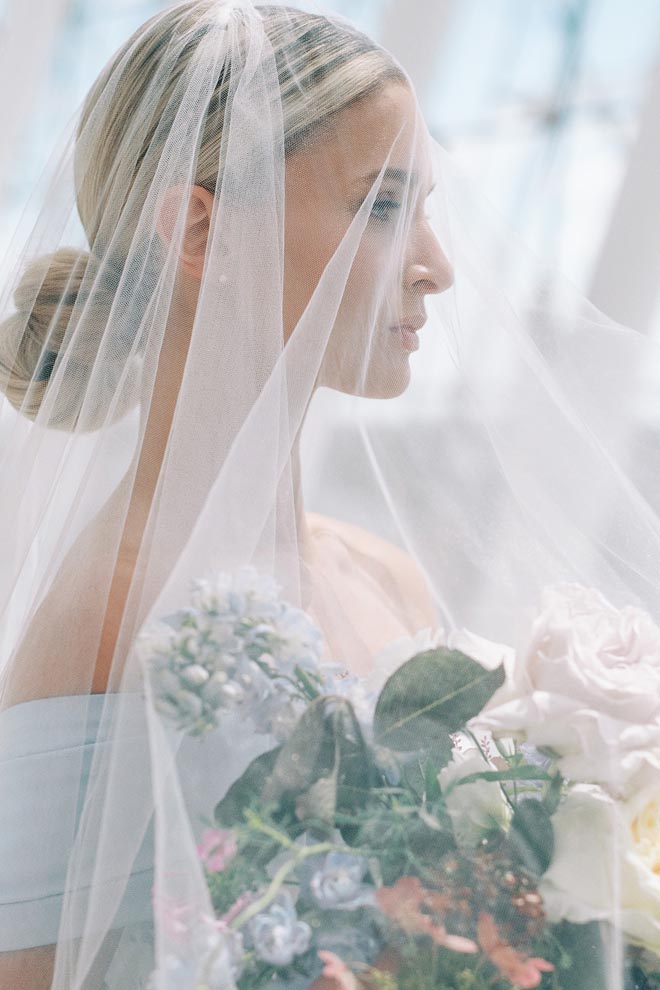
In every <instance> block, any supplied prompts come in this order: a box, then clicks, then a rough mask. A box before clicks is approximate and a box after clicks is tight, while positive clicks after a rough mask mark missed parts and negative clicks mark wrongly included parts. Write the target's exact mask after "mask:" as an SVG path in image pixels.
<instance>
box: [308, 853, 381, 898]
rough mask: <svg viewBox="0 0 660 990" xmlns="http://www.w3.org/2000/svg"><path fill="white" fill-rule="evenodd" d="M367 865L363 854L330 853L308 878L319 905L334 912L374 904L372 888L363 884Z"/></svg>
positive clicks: (311, 890)
mask: <svg viewBox="0 0 660 990" xmlns="http://www.w3.org/2000/svg"><path fill="white" fill-rule="evenodd" d="M368 868H369V864H368V862H367V860H366V859H365V858H364V856H356V855H355V854H354V853H348V852H339V851H333V852H329V853H328V854H327V855H326V856H325V857H324V859H323V861H322V863H321V865H320V866H319V867H318V868H317V869H316V871H315V872H314V873H313V875H312V877H311V879H310V882H309V889H310V892H311V894H312V897H313V898H314V900H315V901H316V903H317V904H318V906H319V907H321V908H324V909H325V910H333V911H336V910H340V911H355V910H356V909H357V908H359V907H364V906H366V905H369V904H373V899H374V890H373V887H369V886H367V885H366V884H364V883H363V880H364V877H365V874H366V872H367V870H368Z"/></svg>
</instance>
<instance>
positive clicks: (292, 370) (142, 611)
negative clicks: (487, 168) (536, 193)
mask: <svg viewBox="0 0 660 990" xmlns="http://www.w3.org/2000/svg"><path fill="white" fill-rule="evenodd" d="M475 202H476V200H475V199H474V197H472V195H471V194H468V195H467V196H466V194H465V189H464V186H463V184H462V181H461V180H460V178H458V177H456V176H455V174H454V172H453V170H452V168H451V165H450V163H448V162H447V161H446V159H445V157H444V156H443V155H442V153H441V151H440V149H438V148H437V146H436V145H435V144H434V142H433V141H432V140H431V138H430V136H429V134H428V131H427V129H426V127H425V125H424V123H423V121H422V119H421V116H420V111H419V107H418V105H417V102H416V99H415V95H414V93H413V90H412V87H411V85H410V82H409V80H408V78H407V76H406V74H405V72H404V71H403V69H402V68H401V67H400V66H399V65H398V64H397V63H396V61H395V60H394V58H393V57H392V56H391V55H389V54H388V53H387V52H386V51H384V50H383V49H382V48H380V47H379V46H378V45H376V44H375V43H374V42H373V41H371V40H370V39H369V38H367V37H366V36H364V35H363V34H362V33H360V32H358V31H357V30H356V29H355V28H353V27H352V26H351V25H350V24H349V23H347V22H345V21H343V20H342V19H340V18H337V17H330V16H326V15H320V14H313V13H309V12H306V11H304V10H302V9H297V8H294V7H291V6H287V5H261V4H257V5H256V6H255V5H254V4H253V3H252V0H184V2H179V3H177V4H175V5H174V6H171V7H168V8H167V9H165V10H164V11H162V12H161V13H159V14H158V15H156V16H155V17H153V18H152V19H151V20H150V21H148V22H147V23H146V24H144V25H143V26H142V27H141V28H140V29H139V30H138V31H137V32H136V33H135V35H134V36H133V37H132V38H130V39H129V40H128V41H127V42H126V43H125V45H123V46H122V48H121V49H120V50H119V51H118V52H117V53H116V55H115V56H114V57H113V58H112V59H111V60H110V62H109V64H108V65H107V66H106V67H105V68H104V70H103V71H102V72H101V74H100V76H99V78H98V80H97V81H96V83H95V84H94V86H93V87H92V90H91V91H90V93H89V95H88V97H87V99H86V100H85V102H84V105H83V107H82V110H81V112H80V115H79V117H78V118H77V119H76V121H75V131H74V133H73V134H72V135H71V136H70V140H69V142H68V145H67V147H66V149H65V152H64V155H63V158H62V159H61V160H60V161H58V162H57V163H56V164H55V166H54V168H53V170H52V174H51V175H50V176H49V177H48V183H47V188H46V189H45V190H44V194H43V206H42V208H41V212H40V214H39V217H38V220H37V222H36V224H35V226H34V229H33V230H32V231H31V233H29V235H28V236H27V238H26V239H25V240H24V244H23V246H22V247H21V250H20V252H19V256H18V257H17V259H15V270H14V273H13V275H12V276H10V277H9V278H8V279H7V283H6V286H5V289H4V294H3V307H4V309H3V314H4V317H5V318H4V322H3V323H2V324H1V325H0V386H1V387H2V390H3V391H4V393H5V395H6V399H7V400H8V402H9V403H10V404H11V406H13V407H14V409H15V410H16V411H17V413H18V414H19V415H16V416H14V414H13V413H12V416H13V418H11V420H10V423H11V431H10V432H9V434H8V439H7V443H6V445H5V446H4V448H3V449H2V450H1V451H0V465H1V470H0V529H1V533H0V536H1V539H2V546H3V554H4V563H3V570H2V574H1V575H0V617H1V618H2V627H1V630H0V631H1V634H2V635H1V637H0V643H1V644H2V648H3V651H4V652H3V656H2V666H1V667H0V671H1V674H0V677H1V680H0V689H1V691H0V985H1V986H3V987H4V986H7V987H10V986H11V987H12V988H22V987H25V988H30V990H42V988H44V990H45V988H48V987H53V988H54V990H65V988H66V990H101V988H107V990H137V988H139V987H144V986H146V985H147V981H148V979H149V978H150V977H149V974H150V973H151V972H154V973H155V974H156V975H154V976H153V977H152V981H156V982H152V984H151V985H153V986H156V987H157V988H158V990H164V988H165V987H167V988H176V990H188V987H190V988H192V987H193V986H195V987H197V986H199V984H198V983H197V982H195V983H190V982H186V981H185V979H184V978H183V977H182V976H181V975H178V976H177V975H174V972H173V971H172V972H169V971H168V970H167V959H168V958H169V957H167V956H165V957H164V958H165V962H163V952H164V949H163V946H164V945H165V944H166V943H167V942H168V940H169V939H170V938H171V937H173V936H172V932H173V931H174V932H176V924H177V921H176V918H174V919H173V918H172V917H171V916H169V917H166V918H165V919H163V917H162V916H161V915H159V914H158V912H155V913H154V909H153V908H152V900H153V901H154V904H155V903H156V902H157V901H158V897H159V896H160V894H159V891H160V889H161V886H162V885H163V884H165V883H174V884H175V887H176V888H177V889H178V890H180V891H181V892H182V896H184V895H185V897H187V898H188V899H193V900H194V898H195V897H196V896H197V895H198V894H199V891H200V890H201V889H202V888H201V887H200V886H199V884H200V882H201V879H202V878H201V874H200V867H199V864H198V863H197V861H196V860H195V857H194V848H195V841H196V839H198V837H199V834H198V833H199V829H200V827H201V813H202V812H205V813H206V814H208V811H209V803H210V806H211V807H212V806H213V803H214V802H215V801H217V800H218V799H219V797H220V796H221V795H222V793H223V791H225V790H226V789H227V788H228V787H229V785H230V784H231V783H232V781H233V780H235V779H236V778H237V777H238V776H239V775H240V774H241V773H242V771H243V769H244V768H245V766H246V765H247V763H248V762H249V761H250V759H251V758H252V757H253V756H254V755H256V754H257V753H258V752H260V751H261V749H260V747H263V739H262V740H261V741H260V740H259V739H255V738H254V733H250V732H249V731H248V730H247V728H246V727H245V726H244V725H242V724H241V723H240V722H239V721H237V720H233V721H232V720H231V719H229V720H228V722H227V724H226V725H222V726H221V727H220V729H219V730H217V732H215V733H214V734H213V738H211V739H210V740H208V741H207V742H206V743H204V744H203V745H202V744H201V743H197V742H195V741H190V740H188V741H186V742H178V743H177V746H176V747H175V749H174V750H173V751H170V750H169V749H168V747H167V746H166V745H165V744H164V741H163V738H162V737H161V735H160V734H159V730H157V729H155V728H154V723H153V721H152V720H150V706H149V703H148V702H147V703H145V691H144V679H143V674H142V667H141V662H140V657H139V650H137V649H136V640H137V639H138V637H139V634H140V631H141V630H142V629H143V628H144V626H145V623H147V622H148V621H150V620H151V619H159V618H165V617H168V616H172V615H173V614H174V613H176V612H177V611H179V610H180V609H182V608H185V607H186V603H187V601H188V596H189V589H190V585H191V582H192V581H194V580H195V579H199V578H202V577H204V576H205V575H207V574H209V573H215V572H217V571H222V572H225V573H227V574H233V573H235V572H236V571H237V570H238V569H239V568H241V567H243V566H244V565H252V566H254V567H256V568H257V570H258V571H261V572H263V573H265V574H268V575H272V576H273V577H275V578H276V580H277V582H278V585H279V587H280V589H281V592H280V593H281V595H282V597H283V599H284V600H286V601H288V602H291V603H293V604H294V605H296V606H298V607H300V608H303V609H304V610H305V611H306V612H307V613H308V615H309V616H310V617H311V618H312V620H313V621H314V623H315V624H316V626H317V627H318V628H319V629H320V631H321V633H322V636H323V659H324V660H325V661H326V662H327V663H329V664H335V665H336V664H339V665H340V666H341V667H342V668H343V669H345V671H347V672H350V673H352V674H354V675H358V676H359V677H362V678H366V677H370V678H371V679H372V680H373V678H375V679H376V680H378V679H380V680H381V681H382V680H383V678H384V677H385V676H386V675H387V672H388V669H389V667H388V665H389V664H390V663H391V656H390V659H389V660H388V659H387V651H388V649H390V647H391V646H392V644H394V646H395V652H397V650H398V651H399V653H400V652H401V650H403V651H404V652H405V650H406V649H407V648H408V649H409V654H408V655H410V652H411V651H410V648H409V647H410V641H411V640H413V639H414V640H415V642H416V643H417V644H418V646H419V645H420V644H422V643H428V642H430V641H431V639H430V636H431V635H435V634H436V632H437V630H438V625H439V623H440V621H442V623H443V624H445V623H447V624H451V625H456V624H461V625H467V626H469V627H471V628H473V629H478V630H479V632H481V633H482V634H484V635H488V636H492V637H493V638H500V637H502V638H504V637H505V636H508V637H510V636H512V635H514V632H515V622H516V619H517V618H518V617H519V615H520V614H521V611H522V610H523V609H524V608H526V607H527V606H528V605H529V603H530V602H531V601H533V600H534V598H535V596H536V594H537V592H538V590H539V588H540V587H542V586H543V584H544V583H546V582H547V581H548V580H556V579H560V578H561V579H569V580H574V579H575V578H576V577H577V576H578V575H579V576H580V578H582V579H584V577H585V575H587V576H593V580H594V583H598V584H599V585H600V587H602V588H603V589H604V590H605V591H606V592H611V593H613V594H614V593H622V592H625V593H626V594H628V593H630V594H631V595H633V596H635V595H636V596H637V597H638V598H640V597H641V598H644V596H645V595H646V596H647V597H648V589H649V588H652V587H654V584H655V580H654V578H653V576H652V575H653V570H654V568H653V561H654V560H657V559H658V558H657V557H655V558H653V559H652V557H653V555H652V554H650V553H649V550H648V547H649V541H648V533H647V532H642V529H641V525H642V524H641V522H640V523H639V524H638V522H637V520H639V519H641V518H642V517H641V516H640V515H639V514H638V513H636V512H635V508H636V503H635V501H634V498H633V497H632V495H630V494H629V493H630V491H631V489H629V488H628V487H626V484H627V480H628V479H626V478H625V477H624V476H623V474H622V472H621V471H620V469H619V467H618V465H617V462H616V449H615V445H614V441H613V436H614V433H613V431H611V430H609V427H610V425H611V424H612V416H611V409H613V408H616V410H617V415H618V416H619V422H620V423H625V422H627V420H626V418H625V411H626V409H627V407H628V404H629V400H630V399H631V392H633V391H634V390H632V389H631V388H630V385H629V384H628V383H630V382H632V381H633V378H632V377H626V376H625V375H624V374H622V375H621V378H620V379H619V380H620V381H621V382H622V383H625V385H623V384H622V385H621V386H620V388H619V391H618V392H617V385H616V384H615V381H616V379H615V377H614V376H612V375H611V374H609V375H607V374H604V375H603V377H602V381H606V382H607V389H604V390H603V393H602V394H601V393H600V392H599V385H598V383H599V382H600V380H601V379H600V378H599V376H598V374H597V372H598V369H601V370H602V371H603V372H607V371H608V370H609V371H610V372H611V370H612V368H617V369H620V370H621V372H623V370H624V368H625V367H626V365H627V363H628V365H629V362H630V360H631V354H632V351H634V352H635V353H634V354H633V355H632V356H633V357H634V358H635V359H636V357H637V353H638V352H637V350H635V348H634V347H630V346H629V345H630V340H629V339H628V338H626V336H625V334H622V333H621V332H620V329H621V328H616V332H614V330H613V331H612V333H611V334H608V332H607V331H608V328H607V327H606V324H605V322H604V321H603V318H602V317H600V316H598V314H596V316H594V314H593V313H592V312H591V311H590V310H589V309H588V307H585V306H583V305H582V302H581V301H576V300H572V301H571V300H569V302H570V305H569V306H568V308H567V309H566V310H565V311H564V314H563V315H562V318H561V320H560V322H559V323H557V324H555V323H554V320H555V314H554V313H553V312H552V311H551V308H550V307H549V306H546V308H545V309H544V308H543V305H544V304H542V305H541V311H539V309H538V307H537V309H536V310H534V308H532V310H531V312H532V314H533V316H532V322H531V323H530V322H526V317H525V315H524V312H523V307H522V305H521V300H519V299H514V298H511V297H510V296H509V295H507V292H506V291H505V288H504V285H503V283H502V281H501V279H500V269H499V267H498V266H499V262H500V261H503V260H504V258H505V257H506V260H507V262H508V261H511V258H512V253H511V252H512V251H514V250H515V248H513V247H512V245H511V244H510V242H509V240H508V238H507V236H506V234H505V235H502V234H501V233H500V232H499V229H498V225H497V223H496V222H495V221H493V218H492V217H491V216H490V215H489V214H487V213H483V214H481V215H476V214H475ZM477 213H478V211H477ZM445 252H446V253H445ZM449 258H451V263H450V261H449V260H448V259H449ZM525 270H529V265H527V267H526V269H525ZM525 302H526V303H529V299H527V300H525ZM596 330H597V331H598V335H597V336H596V334H595V331H596ZM569 331H571V332H570V333H569ZM558 344H561V346H560V347H558ZM418 350H419V355H417V354H416V352H417V351H418ZM562 361H563V362H564V363H563V364H562ZM493 362H497V368H498V369H500V371H501V373H500V374H498V375H494V374H493V373H492V370H491V369H492V367H493ZM555 371H556V372H557V374H555ZM632 398H634V395H633V396H632ZM7 410H8V406H7V405H5V407H4V409H3V410H2V413H3V416H8V415H9V414H8V411H7ZM450 413H451V418H450ZM603 427H604V428H605V429H603ZM604 452H605V453H604ZM308 465H312V467H311V468H310V467H309V466H308ZM622 482H625V484H623V483H622ZM599 491H600V492H604V491H608V492H611V493H612V505H611V506H610V507H609V508H610V509H611V512H610V514H609V516H608V517H607V519H605V520H604V519H603V518H600V517H598V513H594V511H593V504H592V502H591V501H590V497H589V496H590V493H597V492H599ZM615 499H618V501H616V502H615ZM312 509H314V511H312ZM617 520H618V522H622V521H623V522H624V523H625V525H623V526H621V527H619V528H617V526H616V525H615V523H616V522H617ZM633 520H635V522H634V525H633V522H632V521H633ZM629 521H630V525H628V522H629ZM638 525H639V527H640V528H639V530H638V529H635V527H636V526H638ZM608 526H609V527H610V528H609V529H608ZM604 532H605V533H606V538H604V536H603V533H604ZM5 548H6V549H5ZM658 557H660V555H658ZM645 582H646V583H645ZM438 634H439V633H438ZM406 643H408V647H407V646H406ZM397 644H398V645H397ZM412 652H414V648H413V650H412ZM199 896H200V897H202V900H203V897H204V896H206V897H207V896H208V894H207V893H206V894H199ZM172 926H174V927H172ZM156 961H158V967H156ZM168 972H169V975H168ZM231 984H232V981H231V977H230V976H229V975H227V976H226V986H227V987H230V986H231ZM224 985H225V984H223V986H224Z"/></svg>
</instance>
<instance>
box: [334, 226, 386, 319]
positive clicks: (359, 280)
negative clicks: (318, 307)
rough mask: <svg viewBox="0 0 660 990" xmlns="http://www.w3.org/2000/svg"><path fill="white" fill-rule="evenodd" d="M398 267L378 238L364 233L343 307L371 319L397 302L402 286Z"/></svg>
mask: <svg viewBox="0 0 660 990" xmlns="http://www.w3.org/2000/svg"><path fill="white" fill-rule="evenodd" d="M398 273H399V266H397V265H396V264H395V263H394V262H393V259H392V252H391V251H390V250H387V248H386V247H385V246H384V245H383V244H382V243H380V241H379V239H378V238H372V237H369V235H368V234H367V235H365V237H364V238H363V240H362V243H361V245H360V247H359V249H358V252H357V254H356V256H355V260H354V262H353V265H352V267H351V271H350V273H349V277H348V281H347V283H346V291H345V293H344V299H343V301H342V310H343V311H346V310H350V311H352V312H354V313H356V314H357V313H359V314H360V315H361V316H362V318H363V320H366V321H367V322H369V321H370V320H374V319H376V317H377V315H378V314H380V313H381V312H382V310H383V309H384V308H386V307H387V305H388V303H390V302H394V301H395V299H396V296H397V292H398V289H399V286H400V277H399V275H398Z"/></svg>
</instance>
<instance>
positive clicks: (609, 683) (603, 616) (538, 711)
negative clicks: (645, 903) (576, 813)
mask: <svg viewBox="0 0 660 990" xmlns="http://www.w3.org/2000/svg"><path fill="white" fill-rule="evenodd" d="M477 721H478V724H479V726H480V727H481V726H483V727H485V728H488V729H490V730H491V731H492V732H493V733H494V734H496V735H509V736H516V737H522V738H524V739H526V740H527V741H528V742H530V743H531V744H532V745H534V746H538V747H548V748H550V749H552V750H554V751H555V752H556V753H557V754H558V755H559V756H560V757H561V759H560V768H561V770H562V772H563V773H564V774H565V776H567V777H570V778H572V779H573V780H579V781H585V782H591V783H601V784H603V785H605V786H607V787H608V788H609V789H610V790H612V791H613V792H614V793H618V794H630V793H632V792H633V791H634V790H635V788H636V787H637V786H638V781H639V779H640V778H641V776H642V775H643V774H644V773H645V772H646V770H647V769H648V766H649V765H651V766H653V767H655V768H656V769H657V768H660V629H658V627H657V626H656V625H655V624H654V623H653V622H652V620H651V618H650V617H649V616H648V615H647V614H646V613H645V612H643V611H641V609H638V608H634V607H632V606H629V607H627V608H623V609H616V608H614V606H612V605H611V604H610V603H609V602H608V601H607V600H606V599H605V598H603V596H602V595H601V594H600V593H599V592H598V591H596V590H594V589H591V588H584V587H582V586H580V585H576V584H566V585H559V586H556V587H549V588H546V589H545V591H544V594H543V599H542V611H541V612H540V614H539V615H538V616H537V618H536V620H535V621H534V623H533V626H532V633H531V639H530V641H529V644H528V646H527V647H526V649H523V650H522V651H520V652H519V653H518V655H517V657H516V659H515V660H514V662H513V664H512V667H511V670H510V671H509V678H508V681H507V684H506V685H505V686H504V687H503V688H501V689H500V691H498V692H496V694H495V695H494V696H493V698H492V699H491V701H490V702H489V704H488V705H487V706H486V709H485V711H484V713H482V715H480V716H479V718H478V720H477Z"/></svg>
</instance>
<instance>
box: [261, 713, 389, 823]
mask: <svg viewBox="0 0 660 990" xmlns="http://www.w3.org/2000/svg"><path fill="white" fill-rule="evenodd" d="M321 779H324V780H326V781H327V783H326V785H324V790H323V801H322V802H321V803H322V804H323V809H321V807H319V809H318V812H317V817H326V816H327V811H328V808H329V807H331V806H334V808H336V809H337V810H338V811H342V812H347V811H348V812H350V811H352V810H354V809H355V808H357V807H360V806H362V805H363V804H364V802H365V800H366V798H367V796H368V791H369V789H370V788H371V787H373V786H374V785H375V784H377V783H378V782H379V780H380V778H379V776H378V773H377V771H376V768H375V766H374V762H373V759H372V756H371V753H370V751H369V748H368V746H367V744H366V742H365V740H364V737H363V735H362V730H361V729H360V724H359V722H358V719H357V717H356V715H355V712H354V710H353V707H352V705H351V704H350V703H349V702H348V701H346V699H344V698H339V697H334V696H332V695H330V696H325V697H321V698H318V699H317V700H316V701H314V702H312V703H311V704H310V705H309V706H308V707H307V709H306V711H305V712H304V714H303V715H302V716H301V717H300V719H299V721H298V723H297V725H296V727H295V729H294V731H293V733H292V734H291V736H290V737H289V739H287V741H286V742H285V743H284V744H283V746H282V747H281V749H280V751H279V753H278V755H277V759H276V761H275V764H274V766H273V768H272V773H271V775H270V777H269V779H268V781H267V782H266V785H265V788H264V790H263V798H264V800H265V801H266V802H267V803H270V802H274V803H280V802H282V801H285V802H286V803H287V804H291V806H292V807H294V808H295V806H297V807H298V808H299V809H301V810H302V809H304V811H305V813H306V814H310V815H311V812H312V810H313V805H314V796H315V794H317V793H318V792H316V791H314V788H315V787H316V785H317V783H318V781H320V780H321ZM329 786H333V787H334V788H335V790H336V794H335V797H334V800H333V799H332V797H331V795H330V794H329V793H328V787H329ZM301 798H305V799H304V800H300V799H301ZM312 817H314V816H313V815H312Z"/></svg>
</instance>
